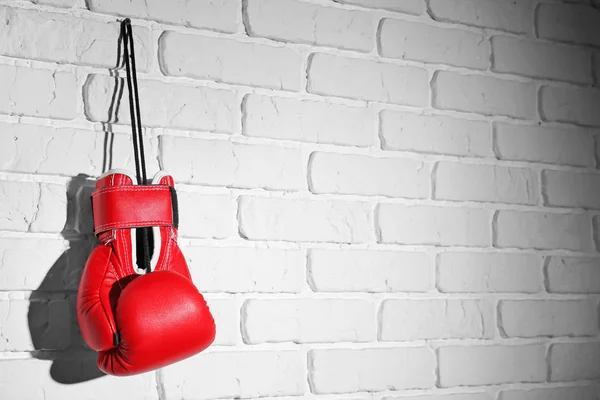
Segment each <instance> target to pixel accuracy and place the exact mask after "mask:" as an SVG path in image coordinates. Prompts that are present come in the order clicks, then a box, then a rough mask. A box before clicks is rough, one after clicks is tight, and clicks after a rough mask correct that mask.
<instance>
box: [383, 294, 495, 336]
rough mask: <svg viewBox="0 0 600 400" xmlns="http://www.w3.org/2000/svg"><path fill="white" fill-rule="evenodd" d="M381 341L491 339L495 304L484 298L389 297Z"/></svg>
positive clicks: (384, 306)
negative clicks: (409, 298)
mask: <svg viewBox="0 0 600 400" xmlns="http://www.w3.org/2000/svg"><path fill="white" fill-rule="evenodd" d="M379 318H380V321H379V323H380V331H379V339H380V340H384V341H385V340H394V341H395V340H419V339H469V338H473V339H489V338H493V337H494V333H495V327H494V322H495V318H494V307H493V305H492V303H490V302H487V301H481V300H386V301H384V302H383V305H382V308H381V311H380V314H379Z"/></svg>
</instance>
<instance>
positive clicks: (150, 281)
mask: <svg viewBox="0 0 600 400" xmlns="http://www.w3.org/2000/svg"><path fill="white" fill-rule="evenodd" d="M92 204H93V210H94V231H95V232H94V233H95V234H96V235H97V236H98V239H99V240H100V242H101V244H100V245H98V246H97V247H96V248H95V249H94V250H93V251H92V253H91V254H90V256H89V258H88V260H87V263H86V265H85V269H84V271H83V276H82V278H81V283H80V285H79V291H78V293H77V318H78V320H79V326H80V328H81V333H82V335H83V338H84V339H85V341H86V343H87V344H88V346H90V347H91V348H92V349H94V350H96V351H97V352H98V353H99V354H98V360H97V362H98V367H99V368H100V369H101V370H102V371H103V372H105V373H107V374H111V375H133V374H138V373H142V372H146V371H150V370H153V369H156V368H161V367H163V366H165V365H168V364H171V363H174V362H177V361H180V360H183V359H184V358H187V357H190V356H192V355H194V354H196V353H199V352H201V351H202V350H204V349H206V348H207V347H208V346H209V345H210V344H211V343H212V342H213V340H214V338H215V323H214V320H213V317H212V315H211V313H210V310H209V308H208V306H207V304H206V302H205V300H204V298H203V297H202V295H201V294H200V292H198V289H197V288H196V287H195V286H194V284H193V283H192V280H191V277H190V272H189V270H188V267H187V264H186V261H185V258H184V257H183V254H182V253H181V250H180V249H179V246H178V245H177V219H178V215H177V202H176V195H175V189H174V183H173V178H171V177H170V176H168V175H165V174H164V173H159V174H157V176H155V178H154V180H153V184H152V185H145V186H140V185H133V179H132V177H131V176H130V175H129V174H128V173H127V172H124V171H109V172H108V173H107V174H105V175H104V176H102V177H101V178H100V179H99V180H98V182H97V183H96V191H95V192H94V193H93V194H92ZM140 227H158V231H159V232H160V238H156V239H157V240H155V242H156V244H157V245H158V244H160V252H159V253H157V254H158V261H157V262H156V266H155V268H154V271H152V272H150V273H147V274H145V275H139V274H138V273H137V272H136V271H135V269H134V266H133V253H132V239H131V236H132V235H131V233H132V232H133V231H132V229H134V228H140ZM158 239H160V240H158Z"/></svg>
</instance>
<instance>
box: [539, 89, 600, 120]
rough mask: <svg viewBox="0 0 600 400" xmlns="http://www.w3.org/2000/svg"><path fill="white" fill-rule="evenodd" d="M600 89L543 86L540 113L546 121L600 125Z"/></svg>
mask: <svg viewBox="0 0 600 400" xmlns="http://www.w3.org/2000/svg"><path fill="white" fill-rule="evenodd" d="M597 104H600V90H597V89H592V88H576V87H553V86H543V87H542V88H541V89H540V114H541V116H542V119H543V120H545V121H556V122H567V123H574V124H579V125H588V126H600V114H598V112H597V111H598V110H597V107H596V105H597Z"/></svg>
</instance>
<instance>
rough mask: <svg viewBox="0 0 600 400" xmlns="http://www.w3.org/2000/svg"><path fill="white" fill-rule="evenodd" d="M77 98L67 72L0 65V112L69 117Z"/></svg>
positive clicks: (75, 86) (73, 80)
mask: <svg viewBox="0 0 600 400" xmlns="http://www.w3.org/2000/svg"><path fill="white" fill-rule="evenodd" d="M31 92H33V93H35V96H30V95H28V93H31ZM78 101H79V99H78V98H77V83H76V81H75V76H74V75H73V74H71V73H68V72H55V73H53V72H52V71H48V70H40V69H30V68H22V67H13V66H10V65H0V114H8V115H27V116H33V117H42V118H56V119H65V120H70V119H74V118H75V117H76V115H77V102H78Z"/></svg>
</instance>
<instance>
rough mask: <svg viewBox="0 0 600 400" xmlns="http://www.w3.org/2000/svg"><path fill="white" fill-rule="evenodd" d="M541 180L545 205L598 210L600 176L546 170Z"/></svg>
mask: <svg viewBox="0 0 600 400" xmlns="http://www.w3.org/2000/svg"><path fill="white" fill-rule="evenodd" d="M542 179H543V182H544V185H543V188H544V201H545V203H546V204H548V205H551V206H559V207H582V208H594V209H597V208H600V187H599V185H600V175H598V174H582V173H573V172H567V171H552V170H546V171H543V175H542Z"/></svg>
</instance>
